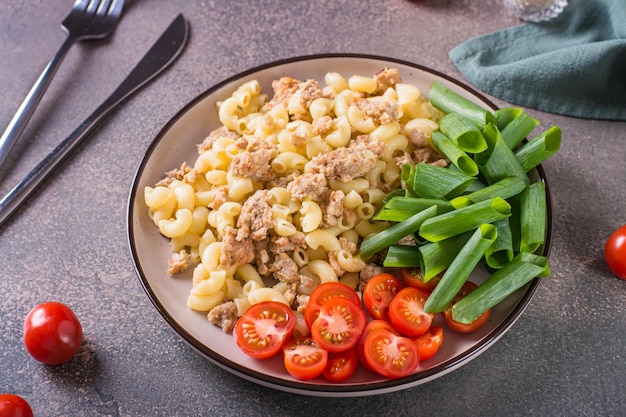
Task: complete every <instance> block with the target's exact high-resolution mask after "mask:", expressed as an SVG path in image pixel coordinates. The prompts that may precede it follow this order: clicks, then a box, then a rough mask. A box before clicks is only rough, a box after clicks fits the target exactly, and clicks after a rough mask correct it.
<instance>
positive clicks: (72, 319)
mask: <svg viewBox="0 0 626 417" xmlns="http://www.w3.org/2000/svg"><path fill="white" fill-rule="evenodd" d="M82 340H83V329H82V327H81V325H80V322H79V321H78V318H76V315H75V314H74V312H73V311H72V310H71V309H70V308H69V307H68V306H66V305H65V304H62V303H59V302H56V301H49V302H45V303H41V304H38V305H36V306H35V307H34V308H33V309H32V310H30V312H29V313H28V315H27V316H26V320H25V321H24V345H26V349H27V350H28V352H29V353H30V354H31V356H32V357H33V358H35V359H36V360H38V361H39V362H41V363H44V364H46V365H58V364H60V363H63V362H67V361H68V360H70V359H71V358H72V357H74V355H75V354H76V352H78V349H79V348H80V344H81V341H82Z"/></svg>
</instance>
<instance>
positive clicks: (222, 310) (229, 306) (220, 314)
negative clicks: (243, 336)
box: [207, 301, 237, 333]
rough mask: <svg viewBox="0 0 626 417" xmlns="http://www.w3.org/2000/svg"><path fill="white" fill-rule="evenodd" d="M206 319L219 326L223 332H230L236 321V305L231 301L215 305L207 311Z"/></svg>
mask: <svg viewBox="0 0 626 417" xmlns="http://www.w3.org/2000/svg"><path fill="white" fill-rule="evenodd" d="M207 319H209V321H210V322H211V323H213V324H215V325H217V326H220V327H221V328H222V330H223V331H224V333H232V332H233V329H234V328H235V323H237V307H236V306H235V303H233V302H232V301H228V302H226V303H223V304H220V305H217V306H215V307H213V308H212V309H211V311H209V314H208V315H207Z"/></svg>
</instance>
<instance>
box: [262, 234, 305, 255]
mask: <svg viewBox="0 0 626 417" xmlns="http://www.w3.org/2000/svg"><path fill="white" fill-rule="evenodd" d="M304 237H305V234H304V233H303V232H300V231H297V232H296V233H295V234H293V235H291V236H272V238H271V239H270V247H269V249H270V252H272V253H283V252H288V251H292V250H294V249H295V248H305V247H306V242H305V241H304Z"/></svg>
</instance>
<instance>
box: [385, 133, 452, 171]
mask: <svg viewBox="0 0 626 417" xmlns="http://www.w3.org/2000/svg"><path fill="white" fill-rule="evenodd" d="M409 139H410V141H411V143H412V144H413V145H415V148H416V149H415V151H414V152H413V157H412V158H411V159H412V160H413V161H412V162H413V163H412V165H415V163H417V162H424V163H427V164H433V165H437V166H441V167H446V166H448V162H447V161H446V160H445V159H444V157H443V156H442V155H440V154H439V152H437V151H436V150H435V149H433V148H432V147H431V146H430V144H429V141H428V133H426V132H424V131H422V130H419V129H414V130H411V131H410V132H409ZM405 156H406V155H405ZM400 158H401V159H399V160H397V162H398V164H400V163H401V162H402V161H404V159H405V158H403V157H400ZM400 166H401V165H400Z"/></svg>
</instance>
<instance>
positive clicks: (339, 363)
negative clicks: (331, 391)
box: [322, 349, 359, 382]
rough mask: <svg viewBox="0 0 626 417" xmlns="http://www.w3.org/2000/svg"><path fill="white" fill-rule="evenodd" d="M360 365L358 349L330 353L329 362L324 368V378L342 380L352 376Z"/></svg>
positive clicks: (334, 380) (333, 380) (335, 380)
mask: <svg viewBox="0 0 626 417" xmlns="http://www.w3.org/2000/svg"><path fill="white" fill-rule="evenodd" d="M358 366H359V358H358V356H357V354H356V349H349V350H346V351H345V352H335V353H329V354H328V363H327V364H326V368H324V372H322V375H324V378H326V379H327V380H329V381H330V382H342V381H345V380H346V379H348V378H350V377H351V376H352V375H353V374H354V372H355V371H356V368H357V367H358Z"/></svg>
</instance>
